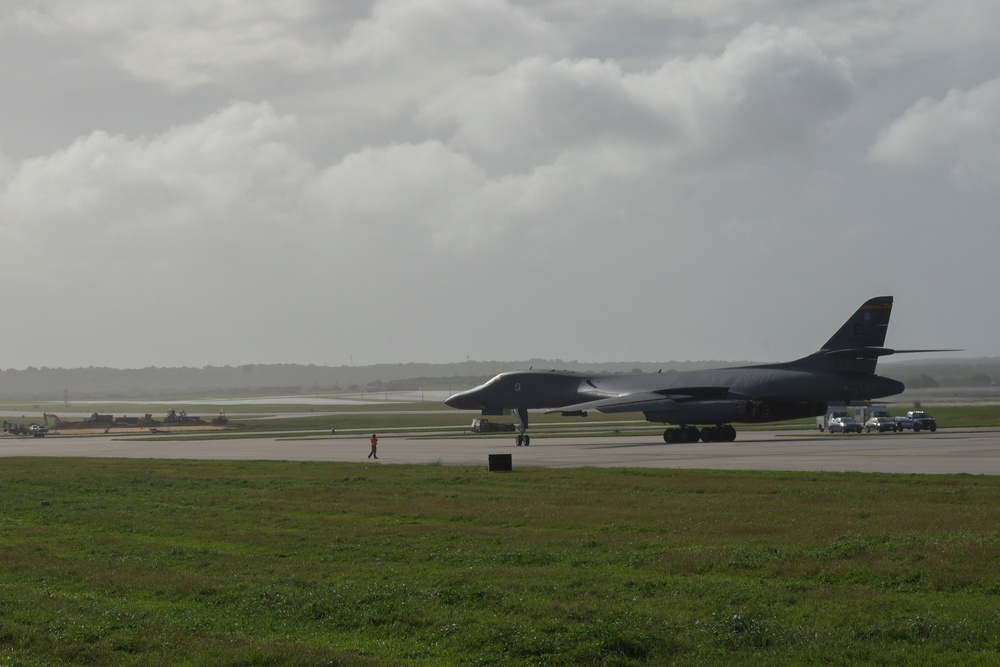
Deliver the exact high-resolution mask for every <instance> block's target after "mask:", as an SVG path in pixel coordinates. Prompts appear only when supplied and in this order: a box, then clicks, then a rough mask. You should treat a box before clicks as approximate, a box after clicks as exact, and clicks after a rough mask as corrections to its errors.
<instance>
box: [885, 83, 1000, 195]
mask: <svg viewBox="0 0 1000 667" xmlns="http://www.w3.org/2000/svg"><path fill="white" fill-rule="evenodd" d="M869 158H870V159H871V160H874V161H876V162H881V163H883V164H887V165H891V166H896V167H910V168H915V167H930V166H943V167H945V168H947V169H950V170H951V171H952V173H954V174H955V175H956V176H960V177H969V176H986V177H988V178H990V179H991V180H994V179H996V178H997V177H998V176H1000V79H992V80H990V81H987V82H985V83H983V84H981V85H979V86H977V87H975V88H973V89H972V90H969V91H964V90H958V89H953V90H951V91H950V92H949V93H948V94H947V95H946V96H945V97H944V98H943V99H941V100H934V99H932V98H929V97H925V98H922V99H920V100H919V101H918V102H917V103H916V104H914V105H913V106H912V107H910V108H909V109H907V110H906V112H905V113H903V115H902V116H900V117H899V118H897V119H895V120H894V121H893V122H892V123H891V124H890V125H889V126H888V127H887V128H885V129H883V130H882V132H881V133H880V134H879V137H878V140H877V141H876V142H875V144H874V146H872V148H871V151H870V153H869Z"/></svg>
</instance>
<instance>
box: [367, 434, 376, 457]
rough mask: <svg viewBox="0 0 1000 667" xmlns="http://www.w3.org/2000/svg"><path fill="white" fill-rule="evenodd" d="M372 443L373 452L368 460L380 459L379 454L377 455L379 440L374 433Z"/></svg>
mask: <svg viewBox="0 0 1000 667" xmlns="http://www.w3.org/2000/svg"><path fill="white" fill-rule="evenodd" d="M371 443H372V451H371V453H370V454H368V458H372V457H373V456H374V457H375V458H378V454H377V453H376V452H377V451H378V449H377V448H378V438H376V437H375V434H374V433H372V439H371Z"/></svg>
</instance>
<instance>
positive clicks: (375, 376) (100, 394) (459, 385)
mask: <svg viewBox="0 0 1000 667" xmlns="http://www.w3.org/2000/svg"><path fill="white" fill-rule="evenodd" d="M747 363H750V362H746V361H741V362H720V361H697V362H662V363H649V362H634V361H632V362H621V363H617V362H616V363H581V362H577V361H563V360H559V359H556V360H552V359H531V360H528V361H522V362H503V361H465V362H459V363H451V364H417V363H410V364H379V365H372V366H316V365H312V364H310V365H304V364H247V365H243V366H205V367H203V368H189V367H179V368H160V367H149V368H137V369H119V368H103V367H88V368H47V367H41V368H34V367H29V368H25V369H21V370H18V369H7V370H0V400H4V401H25V400H33V401H60V400H63V399H68V400H69V401H70V402H72V401H75V400H76V401H78V400H83V399H89V400H98V399H105V400H114V399H126V398H128V399H147V398H148V399H154V398H157V399H171V398H180V397H192V396H206V397H209V396H210V397H234V396H267V395H304V396H305V395H310V394H330V393H338V392H344V393H347V392H352V393H353V392H361V391H368V392H380V391H404V390H409V391H418V390H421V389H425V390H434V389H437V390H442V389H444V390H452V391H458V390H460V389H464V388H467V387H471V386H473V385H475V384H479V383H481V382H484V381H485V380H487V379H488V378H490V377H492V376H493V375H496V374H497V373H500V372H503V371H509V370H515V369H527V368H535V369H540V368H552V369H561V370H576V371H589V372H607V373H630V372H639V371H645V372H656V371H662V372H664V373H671V372H676V371H682V370H697V369H702V368H713V367H720V366H733V365H744V364H747ZM879 372H880V373H882V374H884V375H888V376H889V377H895V378H898V379H900V380H902V381H903V382H905V383H906V384H907V386H909V387H911V388H914V389H918V388H933V387H984V386H992V385H993V384H994V378H1000V358H988V359H961V360H948V361H930V362H920V361H907V362H904V363H894V364H881V365H880V367H879Z"/></svg>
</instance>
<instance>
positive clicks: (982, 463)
mask: <svg viewBox="0 0 1000 667" xmlns="http://www.w3.org/2000/svg"><path fill="white" fill-rule="evenodd" d="M379 441H380V444H379V447H378V455H379V460H378V464H417V465H431V464H435V465H438V464H440V465H461V466H477V465H482V466H483V467H484V468H485V467H486V466H487V465H488V461H489V455H490V454H511V456H512V463H513V466H514V469H515V470H516V469H517V468H518V467H519V466H542V467H557V468H569V467H582V466H597V467H646V468H707V469H718V470H804V471H859V472H887V473H968V474H985V475H997V474H1000V430H998V429H969V430H941V431H938V432H937V433H926V432H924V433H910V432H906V433H884V434H861V435H854V434H852V435H830V434H825V433H818V432H812V431H797V432H796V431H793V432H788V431H784V432H776V431H751V432H741V433H739V435H738V437H737V440H736V442H727V443H696V444H682V445H666V444H664V443H663V441H662V440H660V439H659V438H658V437H656V436H655V435H650V436H640V437H558V438H538V437H536V438H535V439H533V441H532V444H531V446H530V447H516V446H515V445H514V442H513V438H512V437H510V436H505V437H502V438H501V437H490V436H479V437H464V438H439V439H434V438H428V439H423V438H420V439H418V438H409V437H405V436H393V435H386V436H384V437H383V436H380V437H379ZM369 451H370V447H369V444H368V439H367V437H345V436H341V435H328V436H312V437H308V436H307V437H272V438H237V439H231V440H168V439H158V438H157V437H148V438H141V439H139V438H136V437H135V436H116V435H100V436H90V437H66V436H59V435H50V436H48V437H46V438H30V437H13V436H2V437H0V457H11V456H62V457H68V456H86V457H124V458H170V459H220V460H290V461H352V462H371V463H375V461H374V460H370V459H368V458H367V455H368V453H369Z"/></svg>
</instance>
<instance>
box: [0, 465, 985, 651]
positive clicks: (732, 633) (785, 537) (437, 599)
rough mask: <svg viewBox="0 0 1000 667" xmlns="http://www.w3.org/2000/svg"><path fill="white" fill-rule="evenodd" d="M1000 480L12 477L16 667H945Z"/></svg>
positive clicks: (586, 473)
mask: <svg viewBox="0 0 1000 667" xmlns="http://www.w3.org/2000/svg"><path fill="white" fill-rule="evenodd" d="M998 497H1000V478H995V477H978V476H931V475H922V476H921V475H875V474H826V473H743V472H712V471H673V470H647V469H643V470H602V469H585V468H583V469H573V470H550V469H522V470H518V471H516V472H514V473H508V474H498V473H488V472H486V471H484V470H482V469H471V468H448V467H442V466H433V465H428V466H380V465H361V464H343V463H287V462H189V461H165V460H156V461H151V460H149V461H141V460H122V459H58V460H56V459H5V460H4V462H3V468H2V471H0V503H2V510H3V511H2V512H0V525H2V535H3V540H2V543H0V550H2V551H0V553H2V560H0V590H2V596H0V664H3V665H20V664H23V665H46V664H51V665H61V664H127V665H151V664H152V665H156V664H160V665H176V664H189V665H323V664H329V665H394V664H396V665H526V664H527V665H658V664H677V665H803V664H806V665H809V664H814V665H831V664H832V665H853V664H884V665H932V664H970V665H972V664H993V663H994V661H995V660H996V655H997V653H996V652H997V651H998V650H1000V611H998V609H1000V568H998V565H1000V532H998V525H1000V507H998V503H997V498H998Z"/></svg>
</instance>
